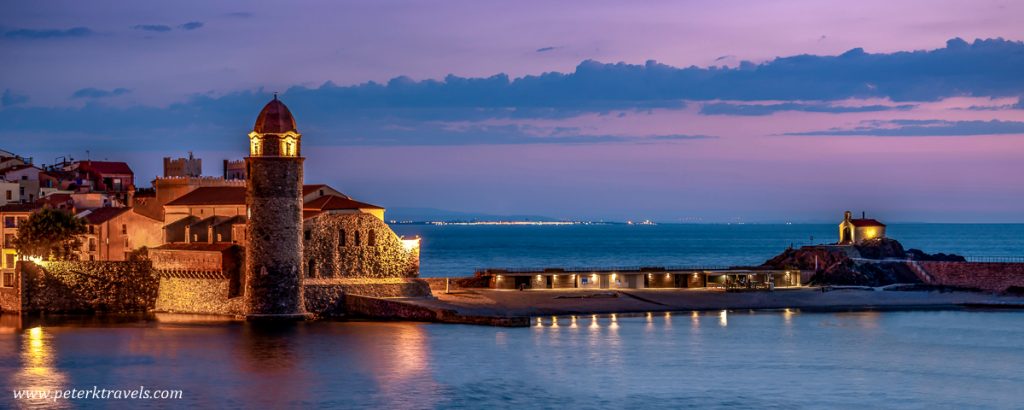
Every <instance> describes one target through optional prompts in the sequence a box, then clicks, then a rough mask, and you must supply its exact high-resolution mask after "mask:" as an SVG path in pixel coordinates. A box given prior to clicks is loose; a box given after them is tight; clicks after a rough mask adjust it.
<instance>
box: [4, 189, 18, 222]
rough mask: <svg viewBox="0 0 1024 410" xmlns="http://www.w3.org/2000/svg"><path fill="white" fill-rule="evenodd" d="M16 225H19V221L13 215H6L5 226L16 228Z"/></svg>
mask: <svg viewBox="0 0 1024 410" xmlns="http://www.w3.org/2000/svg"><path fill="white" fill-rule="evenodd" d="M7 192H11V191H7ZM7 199H11V198H7ZM16 226H18V221H17V220H16V219H14V217H13V216H5V217H4V228H14V227H16Z"/></svg>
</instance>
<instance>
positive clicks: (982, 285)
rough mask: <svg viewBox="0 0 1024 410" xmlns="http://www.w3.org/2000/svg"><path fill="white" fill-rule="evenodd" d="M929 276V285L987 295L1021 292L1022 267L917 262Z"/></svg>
mask: <svg viewBox="0 0 1024 410" xmlns="http://www.w3.org/2000/svg"><path fill="white" fill-rule="evenodd" d="M917 263H918V264H919V265H920V266H921V268H923V269H924V270H925V272H927V273H928V275H930V276H931V284H933V285H942V286H952V287H958V288H965V289H979V290H983V291H986V292H1006V291H1008V290H1017V291H1019V290H1018V289H1021V290H1024V263H998V262H930V261H920V262H917Z"/></svg>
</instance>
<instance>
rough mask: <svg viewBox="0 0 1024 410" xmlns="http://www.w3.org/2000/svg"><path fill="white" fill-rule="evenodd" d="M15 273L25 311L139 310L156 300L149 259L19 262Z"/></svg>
mask: <svg viewBox="0 0 1024 410" xmlns="http://www.w3.org/2000/svg"><path fill="white" fill-rule="evenodd" d="M18 275H20V277H21V286H22V310H23V311H28V312H54V313H59V312H111V313H122V312H140V311H147V310H149V309H152V308H153V306H154V305H155V302H156V296H157V287H158V281H157V278H156V277H155V276H154V275H153V272H152V265H151V264H150V263H149V261H136V262H106V261H104V262H99V261H96V262H91V261H61V262H43V263H42V264H39V265H37V264H35V263H32V262H20V263H18Z"/></svg>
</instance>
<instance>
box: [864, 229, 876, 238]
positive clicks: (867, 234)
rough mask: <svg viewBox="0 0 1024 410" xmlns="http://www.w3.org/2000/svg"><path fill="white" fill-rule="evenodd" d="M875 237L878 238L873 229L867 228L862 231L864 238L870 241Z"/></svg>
mask: <svg viewBox="0 0 1024 410" xmlns="http://www.w3.org/2000/svg"><path fill="white" fill-rule="evenodd" d="M876 236H878V230H877V229H875V228H868V229H866V230H865V231H864V237H865V238H867V239H871V238H874V237H876Z"/></svg>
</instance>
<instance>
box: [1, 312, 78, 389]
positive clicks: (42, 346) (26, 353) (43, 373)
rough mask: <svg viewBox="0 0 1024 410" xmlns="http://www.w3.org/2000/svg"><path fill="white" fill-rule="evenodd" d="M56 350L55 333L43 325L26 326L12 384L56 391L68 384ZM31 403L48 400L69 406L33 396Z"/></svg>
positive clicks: (19, 387) (18, 387) (26, 387)
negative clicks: (51, 332) (17, 366)
mask: <svg viewBox="0 0 1024 410" xmlns="http://www.w3.org/2000/svg"><path fill="white" fill-rule="evenodd" d="M56 361H57V357H56V352H55V349H54V346H53V335H51V334H50V333H49V332H48V331H47V330H45V329H44V328H43V327H41V326H36V327H33V328H30V329H26V330H25V331H24V333H23V334H22V348H21V369H20V370H19V371H18V372H16V373H15V374H14V375H13V378H12V379H11V380H10V385H12V386H14V387H15V388H17V389H29V390H37V391H54V390H62V389H64V388H66V385H67V377H66V376H65V375H64V373H63V372H62V371H60V370H59V369H57V367H56ZM28 403H29V404H30V405H33V406H35V405H40V404H46V405H50V406H57V407H59V408H64V407H66V406H65V405H64V404H66V403H63V404H54V403H50V402H49V401H47V400H45V399H38V400H32V401H29V402H28Z"/></svg>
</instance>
